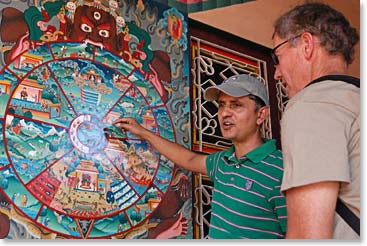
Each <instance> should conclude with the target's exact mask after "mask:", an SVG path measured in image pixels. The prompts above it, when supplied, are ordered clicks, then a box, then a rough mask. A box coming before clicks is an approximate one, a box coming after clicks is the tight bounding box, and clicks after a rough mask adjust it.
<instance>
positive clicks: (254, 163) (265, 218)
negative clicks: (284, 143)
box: [206, 139, 287, 239]
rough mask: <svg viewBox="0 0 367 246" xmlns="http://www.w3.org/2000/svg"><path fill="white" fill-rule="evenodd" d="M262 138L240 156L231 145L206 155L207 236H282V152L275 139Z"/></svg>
mask: <svg viewBox="0 0 367 246" xmlns="http://www.w3.org/2000/svg"><path fill="white" fill-rule="evenodd" d="M263 140H264V144H262V145H261V146H259V147H258V148H256V149H254V150H252V151H251V152H249V153H247V154H246V155H244V156H242V157H241V158H240V160H238V159H237V158H236V156H235V153H234V146H232V147H231V148H230V149H228V150H226V151H220V152H217V153H213V154H210V155H209V156H208V157H207V159H206V168H207V170H208V174H209V177H210V179H211V180H212V181H213V183H214V190H213V197H212V212H211V219H210V228H209V237H210V238H218V239H219V238H254V239H255V238H257V239H267V238H269V239H271V238H284V235H285V232H286V227H287V210H286V202H285V197H284V196H283V195H282V194H281V192H280V185H281V182H282V176H283V158H282V153H281V151H280V150H277V148H276V142H275V140H268V139H263Z"/></svg>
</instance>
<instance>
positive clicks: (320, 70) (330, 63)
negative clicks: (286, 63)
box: [309, 56, 347, 82]
mask: <svg viewBox="0 0 367 246" xmlns="http://www.w3.org/2000/svg"><path fill="white" fill-rule="evenodd" d="M346 73H347V64H346V63H345V62H344V60H343V59H342V58H341V57H340V56H328V58H327V59H319V60H318V62H317V63H314V65H313V67H312V71H311V78H310V81H309V82H311V81H313V80H315V79H317V78H320V77H323V76H326V75H335V74H346Z"/></svg>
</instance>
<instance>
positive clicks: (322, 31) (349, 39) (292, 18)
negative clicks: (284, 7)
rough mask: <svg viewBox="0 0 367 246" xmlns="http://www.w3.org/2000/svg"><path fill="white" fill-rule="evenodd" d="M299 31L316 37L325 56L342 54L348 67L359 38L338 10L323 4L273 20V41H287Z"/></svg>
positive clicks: (302, 7) (304, 8)
mask: <svg viewBox="0 0 367 246" xmlns="http://www.w3.org/2000/svg"><path fill="white" fill-rule="evenodd" d="M303 32H309V33H311V34H312V35H314V36H316V37H318V38H319V40H320V45H321V46H322V47H324V48H325V50H326V51H327V52H329V54H331V55H342V57H343V58H344V60H345V61H346V63H347V64H348V65H349V64H351V63H352V62H353V60H354V52H355V50H354V46H355V45H356V44H357V42H358V41H359V35H358V33H357V30H356V29H355V28H354V27H351V26H350V24H349V21H348V20H347V19H346V18H345V17H344V15H343V14H342V13H340V12H339V11H337V10H335V9H333V8H331V7H330V6H328V5H326V4H323V3H305V4H302V5H298V6H296V7H295V8H293V9H291V10H290V11H288V12H287V13H285V14H283V15H282V16H280V17H279V18H278V19H277V20H276V21H275V23H274V33H273V38H274V36H275V35H278V36H279V37H280V38H282V39H289V38H292V37H294V36H296V35H299V34H301V33H303Z"/></svg>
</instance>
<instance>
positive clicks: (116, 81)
mask: <svg viewBox="0 0 367 246" xmlns="http://www.w3.org/2000/svg"><path fill="white" fill-rule="evenodd" d="M0 79H1V80H2V84H4V85H5V86H4V87H3V88H4V89H3V90H4V91H3V92H2V96H1V105H6V106H3V107H2V108H1V110H3V112H1V113H2V114H3V115H4V122H2V134H3V139H4V143H5V149H6V156H7V158H8V163H9V164H7V165H4V166H3V167H1V166H0V172H1V174H0V175H1V176H2V182H3V183H2V188H3V190H4V192H5V194H6V195H7V196H8V197H9V200H10V201H11V202H12V203H13V205H14V206H15V207H16V208H18V209H19V210H20V211H21V212H22V213H23V214H24V216H27V217H29V218H30V219H31V220H32V221H34V222H35V223H37V224H38V225H40V226H41V227H44V228H46V229H47V230H51V231H53V232H56V233H58V234H61V235H65V236H67V237H72V238H86V237H88V238H99V237H105V236H106V235H107V236H108V235H118V234H122V233H125V232H128V231H129V230H132V229H134V228H135V227H137V226H139V225H141V224H142V223H144V221H146V220H147V219H148V218H149V217H150V215H151V214H152V212H154V210H155V209H156V208H157V207H158V206H159V204H160V201H161V200H162V198H163V197H164V195H165V193H166V191H167V189H168V187H169V185H170V182H171V179H172V174H173V171H174V165H173V163H172V162H170V161H168V160H167V159H165V158H164V157H163V156H161V155H160V154H159V153H158V152H157V151H156V150H155V149H154V148H153V147H152V146H151V145H149V143H147V142H146V141H142V140H141V139H138V138H137V137H136V136H134V135H132V134H131V133H129V132H123V131H121V130H120V129H119V127H117V126H115V125H113V124H112V122H113V121H115V120H116V119H117V118H120V117H134V118H136V119H137V120H138V122H139V123H141V124H142V125H143V126H144V127H145V128H147V129H149V130H151V131H153V132H155V133H156V134H158V135H161V136H163V137H164V138H167V139H170V140H172V141H175V133H174V128H173V124H172V122H171V118H170V115H169V112H168V110H167V108H166V106H165V104H164V102H163V101H162V99H161V97H160V95H159V93H158V92H157V90H156V88H155V87H154V85H152V84H151V83H150V82H149V81H148V80H147V78H144V73H142V72H141V71H140V70H139V69H138V68H136V67H135V66H134V64H130V63H128V62H126V61H125V60H123V59H122V58H121V57H119V56H118V55H116V54H113V53H111V52H109V51H106V50H104V49H101V48H99V47H96V46H93V45H91V44H84V43H69V42H67V43H66V42H65V43H60V42H56V43H47V44H45V45H42V46H38V47H36V48H34V49H32V50H29V51H27V52H25V53H23V54H21V55H19V56H18V57H17V58H16V59H15V60H13V62H11V63H10V64H8V65H7V66H6V67H4V69H3V70H2V71H1V75H0ZM55 221H57V222H55Z"/></svg>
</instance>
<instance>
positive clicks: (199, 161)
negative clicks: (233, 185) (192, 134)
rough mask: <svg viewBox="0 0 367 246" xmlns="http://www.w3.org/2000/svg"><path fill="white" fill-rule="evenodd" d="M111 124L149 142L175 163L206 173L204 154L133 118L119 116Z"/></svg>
mask: <svg viewBox="0 0 367 246" xmlns="http://www.w3.org/2000/svg"><path fill="white" fill-rule="evenodd" d="M113 124H116V125H119V126H120V127H121V128H122V129H124V130H127V131H129V132H131V133H132V134H134V135H136V136H138V137H139V138H141V139H144V140H146V141H148V142H149V143H151V144H152V145H153V146H154V148H156V149H157V150H158V152H159V153H161V154H162V155H164V156H165V157H167V158H168V159H170V160H171V161H172V162H174V163H175V164H177V165H179V166H181V167H183V168H185V169H187V170H190V171H193V172H197V173H202V174H205V175H206V174H207V171H206V163H205V161H206V155H202V154H198V153H195V152H193V151H190V150H189V149H187V148H185V147H183V146H181V145H179V144H177V143H174V142H171V141H169V140H167V139H165V138H162V137H160V136H158V135H156V134H154V133H153V132H151V131H149V130H147V129H145V128H144V127H142V126H141V125H140V124H139V123H138V122H137V121H136V120H135V119H134V118H121V119H118V120H116V121H115V122H114V123H113Z"/></svg>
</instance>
